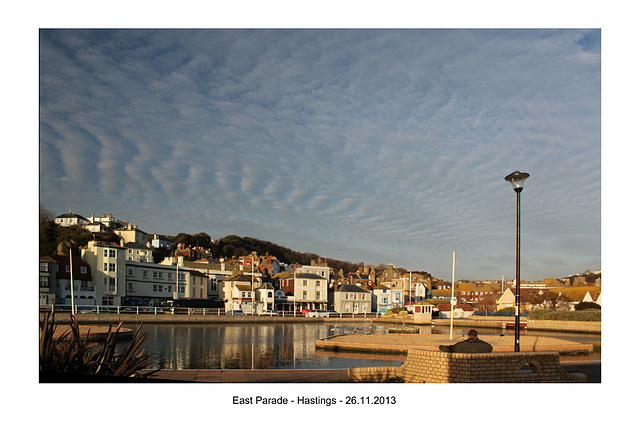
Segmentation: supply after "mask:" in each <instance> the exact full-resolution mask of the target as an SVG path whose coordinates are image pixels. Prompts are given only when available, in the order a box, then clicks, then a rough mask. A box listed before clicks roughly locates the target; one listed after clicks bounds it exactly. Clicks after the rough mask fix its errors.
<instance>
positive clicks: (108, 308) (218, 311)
mask: <svg viewBox="0 0 640 427" xmlns="http://www.w3.org/2000/svg"><path fill="white" fill-rule="evenodd" d="M54 308H55V312H56V313H70V312H71V305H55V306H54V305H52V304H49V305H40V312H46V311H48V312H53V311H54ZM74 311H75V313H76V314H78V313H80V314H84V313H93V314H139V315H145V314H169V315H175V314H186V315H216V316H223V315H225V314H226V311H225V309H223V308H192V307H146V306H115V305H96V306H82V305H76V306H75V307H74ZM238 314H239V315H248V316H251V314H246V313H238V312H235V313H234V314H233V315H238ZM229 315H231V313H229ZM253 316H260V317H265V316H270V317H300V318H303V317H307V316H306V315H305V314H302V313H301V312H299V311H296V312H294V311H291V310H289V311H286V310H278V311H275V312H268V313H255V314H253ZM381 316H382V314H380V313H336V312H329V318H330V319H361V318H364V319H369V318H378V317H381ZM325 318H326V317H325Z"/></svg>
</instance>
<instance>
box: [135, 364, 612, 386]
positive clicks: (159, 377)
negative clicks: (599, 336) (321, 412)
mask: <svg viewBox="0 0 640 427" xmlns="http://www.w3.org/2000/svg"><path fill="white" fill-rule="evenodd" d="M561 365H562V367H563V368H564V369H565V370H566V371H569V372H581V373H583V374H585V375H586V376H587V382H588V383H600V382H601V364H600V362H562V363H561ZM147 381H154V382H155V381H157V382H172V383H173V382H175V383H179V382H185V383H347V382H349V378H348V375H347V370H346V369H227V370H223V371H221V370H208V369H183V370H168V369H166V370H161V371H158V372H156V373H154V374H153V375H152V376H151V377H149V379H148V380H147Z"/></svg>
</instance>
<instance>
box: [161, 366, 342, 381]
mask: <svg viewBox="0 0 640 427" xmlns="http://www.w3.org/2000/svg"><path fill="white" fill-rule="evenodd" d="M149 378H151V379H153V380H161V381H171V382H174V381H177V382H204V383H331V382H349V377H348V375H347V370H346V369H226V370H222V371H221V370H213V369H211V370H210V369H181V370H161V371H158V372H156V373H154V374H153V375H152V376H151V377H149Z"/></svg>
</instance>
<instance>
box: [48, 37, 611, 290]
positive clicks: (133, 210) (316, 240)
mask: <svg viewBox="0 0 640 427" xmlns="http://www.w3.org/2000/svg"><path fill="white" fill-rule="evenodd" d="M40 55H41V69H40V75H41V86H40V88H41V89H40V93H41V124H40V129H41V142H40V149H41V163H40V172H41V199H42V201H43V203H44V204H45V205H47V206H48V207H49V208H50V209H53V210H54V211H56V212H57V211H66V210H67V209H68V208H69V207H71V208H72V209H73V210H74V211H75V210H77V211H83V212H85V213H87V214H90V213H96V214H99V213H101V212H96V210H97V209H107V207H106V206H105V201H106V200H109V201H111V200H114V199H118V198H120V199H121V200H122V202H121V203H120V205H119V206H121V208H122V212H121V213H120V214H119V215H121V216H123V217H133V216H138V215H139V216H141V217H143V218H145V220H146V221H149V224H148V225H146V226H145V227H143V228H147V229H153V230H154V231H156V232H162V233H169V234H171V233H177V232H180V231H185V232H198V231H207V232H209V233H211V234H212V235H217V236H222V235H226V234H231V233H233V234H241V235H252V236H253V237H257V238H264V239H266V240H271V241H274V242H277V243H280V244H283V245H287V246H289V247H292V248H294V249H296V250H300V251H312V252H313V251H315V252H322V253H321V254H322V255H323V256H328V257H333V258H339V257H343V258H344V259H348V260H352V259H353V260H362V261H365V262H367V263H376V264H378V263H386V262H394V264H396V265H403V266H407V267H408V268H413V269H418V268H419V269H424V270H427V271H430V272H431V271H432V272H434V274H440V275H445V274H450V273H449V272H448V271H449V267H450V257H451V251H452V250H455V249H456V248H457V250H458V251H460V252H459V253H460V256H461V257H462V258H461V259H464V255H467V256H468V260H469V264H468V265H467V266H465V264H464V263H462V264H461V267H460V268H461V269H462V271H463V272H465V273H466V274H469V276H473V277H478V276H481V277H485V276H486V277H496V275H499V274H504V271H507V270H510V269H511V265H512V259H511V257H512V256H511V252H512V245H513V243H512V240H513V239H512V235H511V234H512V230H513V226H514V224H513V203H514V200H513V198H514V197H513V194H512V193H510V191H509V187H508V184H506V183H505V182H504V181H503V178H504V176H505V175H506V174H508V173H510V172H511V171H513V170H516V169H520V170H526V171H528V172H530V173H531V175H532V176H531V178H530V181H529V182H530V185H529V182H528V185H527V189H526V190H525V193H523V198H525V203H526V206H527V209H528V212H527V213H526V215H527V219H528V221H529V222H528V224H531V226H532V227H535V229H529V230H525V231H524V233H529V234H527V236H528V238H529V242H531V245H532V246H531V248H535V251H536V252H535V254H532V255H530V256H532V257H537V256H538V255H537V254H538V253H539V257H540V259H546V258H544V257H547V256H548V253H544V252H545V249H544V244H543V242H544V241H548V240H552V239H553V238H554V237H556V236H559V235H560V236H563V235H567V236H566V237H567V240H566V241H567V242H571V241H573V242H574V244H573V246H572V249H571V251H572V258H575V259H576V260H575V261H574V262H573V263H572V264H569V265H572V266H575V267H574V268H577V269H578V270H579V271H583V270H585V269H587V268H597V267H599V266H591V265H588V266H586V265H585V266H582V265H580V266H579V264H580V259H581V258H582V259H588V260H593V259H598V256H594V253H595V252H596V251H595V250H592V249H588V248H584V247H582V245H580V244H577V243H576V242H578V241H582V240H572V236H574V235H577V234H580V235H581V236H587V237H586V239H587V240H590V241H593V242H595V246H599V223H600V216H599V209H600V185H599V181H600V135H599V133H600V95H599V93H600V71H599V70H600V54H599V32H598V31H573V30H571V31H568V30H560V31H553V30H509V31H493V30H473V31H471V30H470V31H466V30H271V31H268V30H211V31H191V30H181V31H170V30H161V31H151V30H135V31H125V30H117V31H76V30H70V31H42V32H41V53H40ZM569 182H571V184H570V185H571V190H570V193H571V195H570V196H568V195H567V193H568V192H569V187H568V186H569V184H568V183H569ZM56 193H63V194H65V196H64V197H62V198H59V197H58V195H57V194H56ZM140 201H143V203H140ZM71 205H73V206H71ZM575 212H580V213H581V214H580V220H579V221H577V220H576V218H575V217H576V215H575ZM155 215H158V216H161V218H159V219H155ZM138 222H140V221H138ZM570 246H571V245H570ZM555 250H557V251H558V256H566V254H565V253H564V252H562V251H561V249H560V248H558V249H555ZM323 251H324V252H323ZM543 264H544V263H543V262H539V263H533V265H534V266H535V273H534V272H532V274H534V275H543V276H546V275H553V274H555V275H562V274H563V272H561V271H560V270H561V269H564V268H569V267H568V265H565V264H562V265H561V266H558V267H557V268H555V269H554V270H552V271H548V272H547V271H543V270H544V266H543ZM572 272H574V271H566V272H564V274H569V273H572Z"/></svg>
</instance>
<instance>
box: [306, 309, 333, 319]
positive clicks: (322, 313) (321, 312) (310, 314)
mask: <svg viewBox="0 0 640 427" xmlns="http://www.w3.org/2000/svg"><path fill="white" fill-rule="evenodd" d="M306 316H307V317H329V312H328V311H327V310H312V311H309V312H307V314H306Z"/></svg>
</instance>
